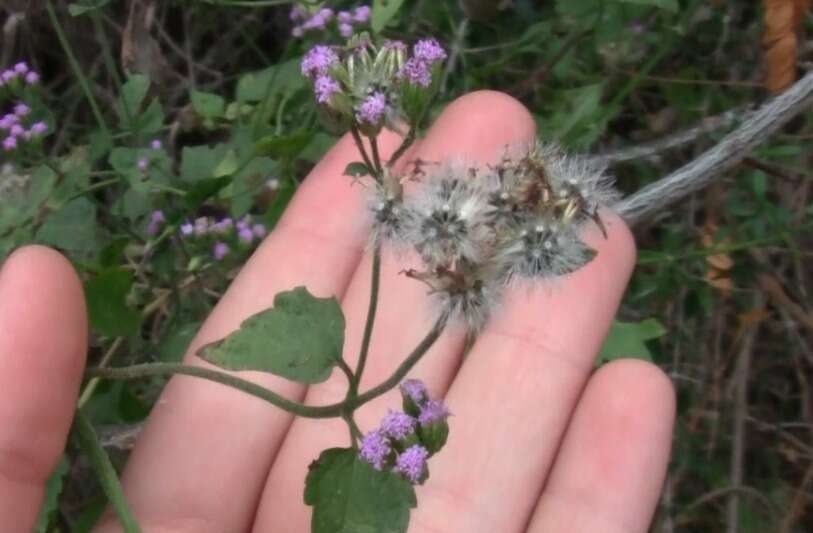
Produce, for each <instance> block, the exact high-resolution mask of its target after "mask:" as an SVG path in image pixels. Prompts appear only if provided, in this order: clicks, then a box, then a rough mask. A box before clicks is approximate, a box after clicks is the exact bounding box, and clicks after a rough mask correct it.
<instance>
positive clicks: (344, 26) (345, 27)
mask: <svg viewBox="0 0 813 533" xmlns="http://www.w3.org/2000/svg"><path fill="white" fill-rule="evenodd" d="M339 35H341V36H342V37H344V38H345V39H347V38H349V37H350V36H351V35H353V25H352V24H348V23H346V22H342V23H341V24H339Z"/></svg>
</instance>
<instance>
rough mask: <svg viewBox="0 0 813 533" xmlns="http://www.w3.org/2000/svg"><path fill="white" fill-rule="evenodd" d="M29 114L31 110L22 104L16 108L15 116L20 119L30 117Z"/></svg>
mask: <svg viewBox="0 0 813 533" xmlns="http://www.w3.org/2000/svg"><path fill="white" fill-rule="evenodd" d="M29 113H31V108H30V107H28V106H27V105H25V104H24V103H22V102H20V103H19V104H17V105H15V106H14V114H15V115H17V116H18V117H20V118H22V117H24V116H26V115H28V114H29Z"/></svg>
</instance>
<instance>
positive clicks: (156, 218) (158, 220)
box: [147, 210, 166, 235]
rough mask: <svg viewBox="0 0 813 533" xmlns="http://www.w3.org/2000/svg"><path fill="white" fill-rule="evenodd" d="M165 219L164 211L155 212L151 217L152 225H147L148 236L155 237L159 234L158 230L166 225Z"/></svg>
mask: <svg viewBox="0 0 813 533" xmlns="http://www.w3.org/2000/svg"><path fill="white" fill-rule="evenodd" d="M164 220H166V218H165V217H164V212H163V211H160V210H159V211H153V212H152V214H151V215H150V223H149V224H148V225H147V235H155V234H156V233H158V230H159V229H160V228H161V226H162V225H163V224H164Z"/></svg>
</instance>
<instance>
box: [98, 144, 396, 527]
mask: <svg viewBox="0 0 813 533" xmlns="http://www.w3.org/2000/svg"><path fill="white" fill-rule="evenodd" d="M397 142H398V139H397V137H396V136H395V135H392V134H390V135H386V136H383V137H382V139H381V144H382V150H383V151H385V152H386V153H388V152H389V151H390V150H392V149H393V147H394V146H395V145H396V144H397ZM357 159H358V156H357V155H356V149H355V147H354V145H353V142H352V139H351V138H350V137H349V136H345V137H344V138H343V139H342V140H341V141H339V143H338V144H337V145H336V146H335V147H333V148H332V149H331V150H330V151H329V152H328V154H327V155H326V156H325V157H324V158H323V159H322V161H321V162H320V163H319V164H318V165H317V166H316V168H314V169H313V171H312V172H311V173H310V175H309V176H308V178H307V179H306V180H305V181H304V183H303V184H302V186H301V187H300V188H299V190H298V191H297V194H296V195H295V197H294V198H293V200H292V201H291V204H290V206H289V207H288V209H287V211H286V213H285V215H284V216H283V218H282V220H280V222H279V224H278V227H277V228H276V230H275V231H274V232H272V234H271V235H269V237H268V238H267V239H266V240H265V242H263V244H262V245H261V246H260V248H259V249H258V250H257V251H256V252H255V253H254V255H253V256H252V257H251V259H250V260H249V261H248V262H247V263H246V265H245V266H244V267H243V269H242V271H241V272H240V274H239V275H238V276H237V278H236V279H235V280H234V282H233V283H232V284H231V286H230V287H229V289H228V291H227V292H226V294H225V295H224V296H223V298H222V299H221V301H220V302H219V303H218V304H217V306H216V307H215V309H214V310H213V312H212V314H211V315H210V316H209V318H208V319H207V320H206V322H205V323H204V325H203V326H202V328H201V330H200V331H199V333H198V335H197V336H196V337H195V340H194V341H193V342H192V344H191V346H190V348H189V350H188V352H187V355H186V359H185V361H186V362H187V363H191V364H205V363H203V362H202V361H201V360H200V359H199V358H198V357H197V356H195V355H194V354H195V352H196V350H197V349H198V348H199V347H200V346H202V345H204V344H206V343H208V342H212V341H215V340H218V339H221V338H223V337H224V336H226V335H228V334H229V333H230V332H231V331H233V330H235V329H236V328H237V327H238V326H239V324H240V322H242V321H243V320H244V319H245V318H246V317H248V316H249V315H251V314H254V313H256V312H259V311H261V310H262V309H265V308H268V307H270V306H271V305H272V303H273V300H274V296H275V295H276V294H277V293H278V292H280V291H285V290H290V289H292V288H293V287H295V286H299V285H304V286H306V287H307V288H308V290H309V291H310V292H311V293H312V294H314V295H316V296H319V297H331V296H336V297H339V298H340V297H341V296H342V295H343V294H344V291H345V288H346V286H347V283H348V282H349V280H350V276H351V274H352V272H353V271H354V270H355V268H356V264H357V263H358V260H359V257H360V255H361V252H362V249H363V247H364V239H365V236H366V234H367V227H366V223H365V222H364V221H363V219H362V218H361V217H359V216H358V213H359V212H360V210H361V209H362V206H363V198H362V195H361V190H360V187H358V186H352V185H351V180H350V178H348V177H347V176H344V175H343V173H344V169H345V167H346V166H347V164H348V163H350V162H352V161H355V160H357ZM243 376H244V377H250V378H251V379H252V380H254V381H256V382H257V383H260V384H262V385H264V386H266V387H269V388H271V389H272V390H274V391H276V392H278V393H280V394H282V395H284V396H286V397H288V398H292V399H300V398H301V397H302V396H303V395H304V387H303V386H301V385H298V384H296V383H294V382H291V381H288V380H285V379H282V378H277V377H275V376H272V375H270V374H262V375H260V374H258V373H246V374H243ZM290 421H291V417H290V415H288V414H287V413H286V412H284V411H281V410H279V409H276V408H274V407H272V406H270V405H268V404H266V403H264V402H262V401H260V400H258V399H256V398H253V397H250V396H248V395H246V394H245V393H243V392H240V391H237V390H233V389H230V388H227V387H224V386H222V385H219V384H215V383H211V382H207V381H203V380H199V379H196V378H189V377H182V376H179V377H175V378H173V379H172V380H170V382H169V383H168V385H167V387H166V388H165V389H164V391H163V393H162V395H161V398H160V399H159V401H158V402H157V403H156V405H155V407H154V408H153V411H152V413H151V415H150V419H149V423H148V424H147V426H146V428H145V431H144V434H143V435H142V436H141V438H140V439H139V442H138V444H137V446H136V448H135V450H134V451H133V454H132V456H131V457H130V460H129V462H128V465H127V468H126V471H125V474H124V479H123V483H124V486H125V492H126V495H127V497H128V499H129V500H130V502H131V504H132V506H133V508H134V512H135V514H136V516H137V518H138V519H139V521H140V522H141V523H142V525H143V527H144V528H145V529H147V530H163V528H167V529H172V530H176V529H177V530H183V531H187V530H189V531H204V530H205V531H245V530H246V529H247V528H248V527H249V524H250V523H251V520H252V518H253V516H254V511H255V506H256V503H257V499H258V496H259V493H260V490H261V488H262V484H263V482H264V481H265V478H266V476H267V474H268V469H269V467H270V464H271V461H272V459H273V457H274V454H275V453H276V450H277V449H278V447H279V443H280V442H281V439H282V437H283V436H284V434H285V431H286V430H287V428H288V426H289V424H290ZM237 489H239V490H237ZM113 520H114V519H113V518H112V517H109V518H108V521H109V522H112V521H113Z"/></svg>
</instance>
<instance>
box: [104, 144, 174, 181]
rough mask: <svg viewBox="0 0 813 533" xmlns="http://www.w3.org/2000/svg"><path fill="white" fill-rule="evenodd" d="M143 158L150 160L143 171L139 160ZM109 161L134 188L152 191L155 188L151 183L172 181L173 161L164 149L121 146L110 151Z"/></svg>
mask: <svg viewBox="0 0 813 533" xmlns="http://www.w3.org/2000/svg"><path fill="white" fill-rule="evenodd" d="M141 158H144V159H147V161H149V167H148V169H147V171H146V172H142V171H141V170H140V169H139V168H138V160H139V159H141ZM108 162H109V163H110V166H111V167H113V169H114V170H115V171H116V172H118V173H119V174H121V175H122V176H123V177H124V178H125V179H127V181H128V182H129V183H130V187H132V188H133V190H136V191H139V192H150V191H151V190H153V189H154V187H152V186H151V184H154V183H155V184H163V185H169V184H170V183H171V177H172V176H171V172H172V171H171V166H172V162H171V161H170V159H169V156H168V155H167V153H166V152H164V151H163V150H150V149H145V148H126V147H122V146H119V147H117V148H114V149H113V151H112V152H110V157H109V158H108Z"/></svg>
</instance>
